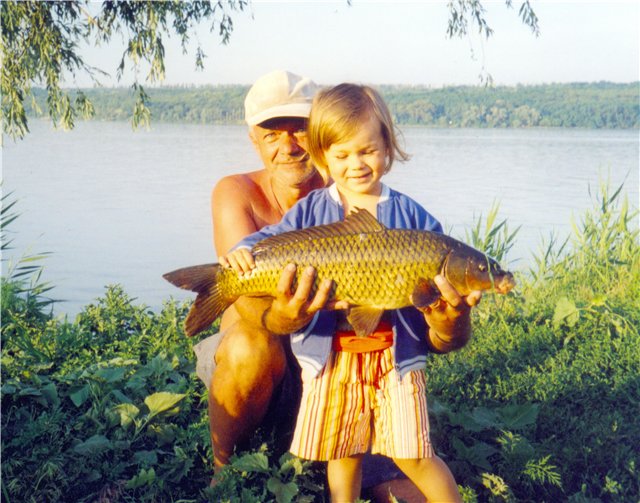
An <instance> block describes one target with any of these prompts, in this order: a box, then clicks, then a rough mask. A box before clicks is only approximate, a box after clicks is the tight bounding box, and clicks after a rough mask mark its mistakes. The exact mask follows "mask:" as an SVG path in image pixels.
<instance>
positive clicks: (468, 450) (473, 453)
mask: <svg viewBox="0 0 640 503" xmlns="http://www.w3.org/2000/svg"><path fill="white" fill-rule="evenodd" d="M452 444H453V447H454V449H455V450H456V453H457V455H458V457H459V458H460V459H463V460H464V461H467V462H468V463H470V464H472V465H473V466H477V467H479V468H483V469H484V470H491V469H492V467H491V463H489V459H488V458H489V456H492V455H493V454H495V453H497V452H498V451H497V449H496V448H495V447H492V446H490V445H489V444H486V443H484V442H476V443H474V444H473V445H472V446H471V447H467V446H466V445H465V444H464V443H463V442H462V441H461V440H459V439H457V438H454V439H453V441H452Z"/></svg>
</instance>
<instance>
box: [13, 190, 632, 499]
mask: <svg viewBox="0 0 640 503" xmlns="http://www.w3.org/2000/svg"><path fill="white" fill-rule="evenodd" d="M620 194H621V190H620V189H617V190H614V191H611V190H610V189H609V188H608V187H607V186H602V187H601V189H600V190H599V192H598V193H597V194H594V197H595V202H594V208H593V209H592V210H591V211H589V212H587V213H585V215H583V217H582V219H581V220H580V221H578V222H575V224H574V235H573V236H572V238H571V239H570V240H569V241H568V242H567V243H558V242H557V241H554V240H553V239H552V240H550V242H549V243H547V244H546V245H545V247H543V249H542V250H541V251H540V253H539V254H538V255H537V256H536V258H535V260H534V262H533V266H532V268H531V270H530V271H527V272H526V273H521V274H520V275H519V277H518V278H517V279H518V288H517V289H516V291H515V292H513V293H512V294H510V295H508V296H499V297H498V296H496V297H494V296H491V295H486V296H485V297H484V299H483V301H482V303H481V305H480V306H479V307H478V308H476V309H475V310H474V337H473V339H472V341H471V343H470V344H469V345H468V346H467V347H466V348H464V349H463V350H461V351H459V352H456V353H453V354H450V355H446V356H437V357H433V358H431V359H430V361H429V364H428V371H429V382H430V391H429V400H430V411H431V419H432V436H433V440H434V443H435V446H436V449H437V451H438V452H439V454H440V455H441V456H442V457H443V458H445V459H446V461H447V462H448V464H449V465H450V466H451V468H452V470H453V471H454V473H455V475H456V479H457V481H458V483H459V485H460V487H461V490H462V493H463V497H464V500H465V501H466V502H474V501H478V502H484V501H488V502H493V501H505V502H511V501H513V502H515V501H518V502H558V501H568V502H628V501H639V500H640V483H639V480H640V476H639V473H638V469H639V466H638V463H639V459H640V444H639V443H638V439H639V438H640V414H639V412H640V409H639V408H638V407H639V406H638V404H639V403H640V349H639V348H640V334H639V330H638V327H640V300H639V299H640V254H639V253H638V249H639V235H638V228H637V217H638V214H637V211H633V210H631V209H630V207H629V205H628V204H627V203H626V202H625V201H624V200H621V195H620ZM3 202H4V201H3ZM5 207H6V206H5ZM496 213H497V208H494V209H492V211H491V212H490V213H489V217H488V218H490V219H491V220H492V223H491V224H487V223H482V222H478V225H477V226H476V227H475V229H474V230H473V231H472V235H471V236H469V239H470V240H471V241H473V244H475V245H476V246H481V247H482V248H483V249H487V250H493V252H494V253H501V254H502V255H503V257H502V258H504V255H506V253H507V252H508V249H509V248H510V244H511V243H512V242H513V240H514V239H515V238H516V237H515V234H514V233H512V232H509V231H508V229H507V226H506V222H501V223H495V222H497V219H496ZM2 215H3V227H2V229H3V243H4V242H6V240H5V238H6V235H5V232H6V225H5V221H6V220H8V216H9V215H13V214H12V213H11V211H7V212H3V214H2ZM5 217H6V219H5ZM496 227H498V230H497V231H496V230H495V229H496ZM38 264H39V262H38V260H32V261H28V262H25V263H22V264H19V267H23V266H25V267H29V268H30V269H28V270H27V272H26V273H25V274H13V275H12V274H7V275H6V276H5V277H3V279H2V313H1V314H2V500H3V501H6V502H17V501H20V502H30V501H33V502H36V501H37V502H39V501H74V502H76V501H77V502H84V501H87V502H88V501H102V502H110V501H113V502H115V501H119V502H120V501H124V502H127V501H131V502H133V501H136V502H137V501H157V502H178V501H180V502H187V501H194V502H195V501H199V502H200V501H216V502H218V501H230V502H232V501H233V502H236V501H237V502H249V501H256V502H266V501H275V502H278V503H281V502H288V501H296V502H297V501H303V502H304V501H316V502H321V501H325V500H326V495H325V492H324V490H323V487H322V482H323V474H322V470H321V469H318V466H317V465H311V464H307V463H302V462H300V461H299V460H296V459H293V458H291V457H289V456H284V457H276V456H274V455H273V454H272V449H271V446H270V444H269V442H267V443H266V444H262V440H260V439H256V441H255V448H254V449H252V450H250V451H248V452H244V453H238V456H237V457H236V459H235V461H234V463H233V464H232V465H231V466H230V467H229V468H228V470H227V476H226V477H225V481H224V483H223V484H220V485H219V486H218V487H216V488H215V489H210V488H207V487H206V486H207V484H208V481H209V478H210V475H211V469H210V460H211V451H210V443H209V433H208V420H207V413H206V392H205V390H204V387H203V386H202V384H201V383H200V382H199V381H198V380H197V378H196V377H195V374H194V359H193V354H192V351H191V345H192V343H193V342H195V341H191V340H189V339H187V338H186V337H185V336H184V335H183V333H182V330H181V326H182V322H183V320H184V316H185V314H186V311H187V308H188V305H187V303H182V304H178V303H176V302H173V301H169V302H167V303H165V305H164V307H163V309H162V310H161V311H160V312H159V313H154V312H152V311H151V310H149V309H148V308H146V307H145V306H141V305H134V304H133V302H132V300H131V299H130V298H129V297H128V295H127V294H126V292H124V291H123V290H122V289H121V288H120V287H118V286H111V287H109V288H108V289H107V291H106V294H105V295H104V297H102V298H101V299H99V300H98V301H97V302H95V303H93V304H90V305H88V306H86V307H85V308H84V309H83V310H82V312H81V313H80V314H79V315H78V316H77V317H76V319H75V320H73V321H70V320H67V319H59V318H58V319H57V318H54V317H53V316H52V314H51V310H50V302H49V300H48V299H47V298H46V295H48V291H47V288H48V287H49V285H42V284H40V282H39V276H38V274H39V271H40V269H39V267H40V266H39V265H38ZM14 270H17V271H25V269H14ZM214 330H215V329H214Z"/></svg>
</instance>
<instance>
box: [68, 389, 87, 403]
mask: <svg viewBox="0 0 640 503" xmlns="http://www.w3.org/2000/svg"><path fill="white" fill-rule="evenodd" d="M69 398H70V399H71V401H72V402H73V405H75V406H76V407H80V406H81V405H82V404H83V403H84V402H86V401H87V399H88V398H89V385H88V384H86V385H84V386H83V387H82V388H79V389H76V390H75V391H72V392H71V393H69Z"/></svg>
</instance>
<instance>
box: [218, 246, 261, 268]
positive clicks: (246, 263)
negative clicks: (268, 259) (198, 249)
mask: <svg viewBox="0 0 640 503" xmlns="http://www.w3.org/2000/svg"><path fill="white" fill-rule="evenodd" d="M219 262H220V265H221V266H223V267H232V268H233V269H234V270H235V271H236V272H237V273H238V274H240V275H243V274H246V273H250V272H251V271H252V270H253V269H255V267H256V263H255V262H254V260H253V255H252V254H251V251H249V250H248V249H246V248H240V249H238V250H234V251H232V252H230V253H229V254H228V255H224V256H222V257H220V258H219Z"/></svg>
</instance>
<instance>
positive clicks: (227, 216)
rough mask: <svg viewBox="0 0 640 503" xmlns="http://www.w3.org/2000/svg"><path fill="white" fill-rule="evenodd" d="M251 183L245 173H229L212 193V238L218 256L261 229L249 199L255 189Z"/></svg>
mask: <svg viewBox="0 0 640 503" xmlns="http://www.w3.org/2000/svg"><path fill="white" fill-rule="evenodd" d="M251 185H253V182H251V180H250V179H249V178H248V177H247V176H246V175H235V176H227V177H225V178H223V179H222V180H220V181H219V182H218V183H217V185H216V186H215V187H214V189H213V191H212V193H211V217H212V222H213V230H214V232H213V241H214V245H215V249H216V254H217V255H218V256H219V257H220V256H222V255H226V254H227V253H228V252H229V250H230V249H231V248H232V247H233V246H234V245H235V244H237V243H238V242H239V241H240V240H242V239H243V238H244V237H246V236H248V235H249V234H252V233H254V232H256V231H257V230H258V228H257V225H256V222H255V219H254V217H253V209H252V207H251V200H250V196H251V194H252V193H253V192H255V190H256V189H255V188H253V190H252V187H251ZM243 195H245V196H244V197H243ZM247 195H248V197H247Z"/></svg>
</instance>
